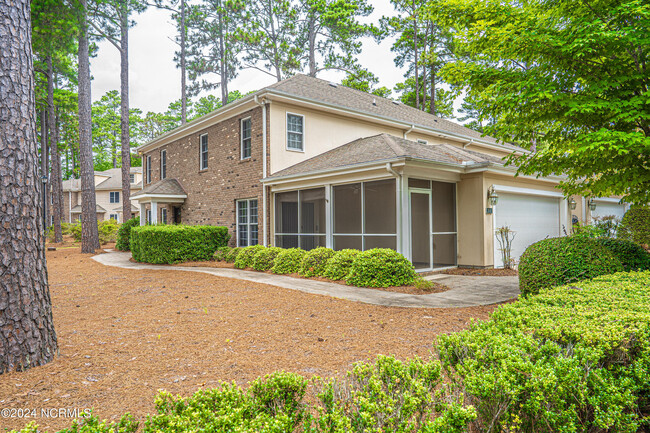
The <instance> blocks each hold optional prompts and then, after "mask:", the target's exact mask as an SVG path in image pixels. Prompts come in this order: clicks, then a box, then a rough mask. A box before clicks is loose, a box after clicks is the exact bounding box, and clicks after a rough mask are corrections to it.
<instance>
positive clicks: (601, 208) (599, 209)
mask: <svg viewBox="0 0 650 433" xmlns="http://www.w3.org/2000/svg"><path fill="white" fill-rule="evenodd" d="M611 215H614V216H615V217H616V218H618V219H619V220H620V219H622V218H623V215H625V205H624V204H618V203H614V202H609V201H599V200H596V210H595V211H593V212H591V216H592V217H596V218H602V217H604V216H611Z"/></svg>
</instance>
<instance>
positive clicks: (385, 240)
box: [364, 236, 397, 250]
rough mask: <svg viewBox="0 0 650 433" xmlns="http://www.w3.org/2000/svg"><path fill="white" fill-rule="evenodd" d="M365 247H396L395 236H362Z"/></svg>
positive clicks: (394, 248) (367, 248) (393, 248)
mask: <svg viewBox="0 0 650 433" xmlns="http://www.w3.org/2000/svg"><path fill="white" fill-rule="evenodd" d="M364 239H365V244H366V245H365V249H366V250H370V249H373V248H390V249H392V250H396V249H397V236H364Z"/></svg>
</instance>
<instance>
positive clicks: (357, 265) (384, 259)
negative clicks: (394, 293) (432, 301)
mask: <svg viewBox="0 0 650 433" xmlns="http://www.w3.org/2000/svg"><path fill="white" fill-rule="evenodd" d="M416 275H417V274H416V272H415V269H414V268H413V265H412V264H411V262H409V261H408V260H407V259H406V258H405V257H404V256H403V255H401V254H400V253H398V252H397V251H395V250H391V249H389V248H375V249H372V250H368V251H364V252H362V253H361V254H359V255H357V257H356V258H355V259H354V262H353V263H352V267H351V268H350V273H349V274H348V275H347V276H346V277H345V281H346V282H347V283H348V284H350V285H352V286H359V287H390V286H408V285H410V284H413V282H414V281H415V277H416Z"/></svg>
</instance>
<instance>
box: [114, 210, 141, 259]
mask: <svg viewBox="0 0 650 433" xmlns="http://www.w3.org/2000/svg"><path fill="white" fill-rule="evenodd" d="M139 225H140V217H135V218H131V219H130V220H128V221H125V222H123V223H122V226H121V227H120V229H119V230H118V231H117V243H116V244H115V248H117V249H118V250H120V251H131V246H130V243H129V242H130V240H131V229H132V228H133V227H137V226H139Z"/></svg>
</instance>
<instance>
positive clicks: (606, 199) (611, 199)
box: [594, 197, 625, 204]
mask: <svg viewBox="0 0 650 433" xmlns="http://www.w3.org/2000/svg"><path fill="white" fill-rule="evenodd" d="M621 200H622V198H615V197H594V201H600V202H603V203H615V204H625V203H624V202H621Z"/></svg>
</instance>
